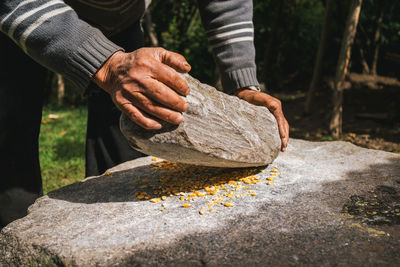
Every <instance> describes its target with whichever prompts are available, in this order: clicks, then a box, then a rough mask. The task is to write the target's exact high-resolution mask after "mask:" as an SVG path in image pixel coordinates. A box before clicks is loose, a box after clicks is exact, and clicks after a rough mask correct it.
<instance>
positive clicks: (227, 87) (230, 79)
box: [221, 68, 259, 95]
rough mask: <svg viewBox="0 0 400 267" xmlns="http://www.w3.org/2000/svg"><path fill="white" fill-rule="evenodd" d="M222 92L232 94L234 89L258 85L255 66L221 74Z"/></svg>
mask: <svg viewBox="0 0 400 267" xmlns="http://www.w3.org/2000/svg"><path fill="white" fill-rule="evenodd" d="M221 82H222V87H223V88H224V92H225V93H227V94H231V95H233V94H234V93H235V91H236V90H238V89H240V88H244V87H249V86H259V83H258V80H257V71H256V68H246V69H238V70H234V71H231V72H227V73H222V75H221Z"/></svg>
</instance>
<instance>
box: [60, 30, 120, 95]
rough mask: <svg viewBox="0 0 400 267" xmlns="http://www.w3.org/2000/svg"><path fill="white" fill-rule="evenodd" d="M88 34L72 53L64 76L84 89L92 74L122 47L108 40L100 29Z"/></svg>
mask: <svg viewBox="0 0 400 267" xmlns="http://www.w3.org/2000/svg"><path fill="white" fill-rule="evenodd" d="M95 33H96V34H94V35H92V36H90V38H88V39H87V40H86V41H85V42H84V43H82V45H81V46H80V47H79V48H78V50H77V51H76V52H75V53H74V55H73V56H72V58H71V59H70V62H69V69H68V70H66V72H65V76H66V78H68V79H70V80H72V81H73V82H74V83H75V84H76V85H77V86H78V87H79V88H82V89H86V88H87V86H88V85H89V83H90V81H91V79H92V77H93V75H94V74H95V73H96V72H97V70H98V69H99V68H100V67H101V66H102V65H103V64H104V62H106V61H107V59H108V58H109V57H110V56H111V55H112V54H114V53H115V52H116V51H119V50H122V51H124V49H123V48H121V47H120V46H118V45H116V44H114V43H113V42H111V41H110V40H108V39H107V38H106V37H105V36H104V35H103V34H102V33H101V32H100V31H96V32H95Z"/></svg>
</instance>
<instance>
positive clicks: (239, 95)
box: [235, 85, 261, 98]
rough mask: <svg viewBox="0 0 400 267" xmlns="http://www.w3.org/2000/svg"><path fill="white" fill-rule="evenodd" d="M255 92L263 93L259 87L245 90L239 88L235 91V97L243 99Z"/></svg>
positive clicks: (248, 87) (250, 87)
mask: <svg viewBox="0 0 400 267" xmlns="http://www.w3.org/2000/svg"><path fill="white" fill-rule="evenodd" d="M253 92H261V89H260V87H259V86H254V85H252V86H246V87H243V88H239V89H237V90H236V91H235V96H238V97H240V98H242V96H243V95H245V94H248V93H253Z"/></svg>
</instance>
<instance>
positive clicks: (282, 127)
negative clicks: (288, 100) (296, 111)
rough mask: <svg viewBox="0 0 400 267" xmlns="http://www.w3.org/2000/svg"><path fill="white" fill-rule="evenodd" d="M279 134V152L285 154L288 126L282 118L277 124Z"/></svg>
mask: <svg viewBox="0 0 400 267" xmlns="http://www.w3.org/2000/svg"><path fill="white" fill-rule="evenodd" d="M278 127H279V134H280V137H281V143H282V145H281V151H282V152H285V150H286V147H287V144H288V142H289V124H288V123H287V121H286V119H285V118H283V120H281V122H280V123H279V126H278Z"/></svg>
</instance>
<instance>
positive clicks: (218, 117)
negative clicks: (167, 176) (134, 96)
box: [120, 74, 281, 168]
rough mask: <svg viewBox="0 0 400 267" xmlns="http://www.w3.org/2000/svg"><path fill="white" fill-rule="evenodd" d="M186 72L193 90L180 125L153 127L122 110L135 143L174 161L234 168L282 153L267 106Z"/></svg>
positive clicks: (126, 133) (126, 132) (127, 134)
mask: <svg viewBox="0 0 400 267" xmlns="http://www.w3.org/2000/svg"><path fill="white" fill-rule="evenodd" d="M182 76H183V77H184V79H185V80H186V81H187V83H188V84H189V86H190V90H191V91H190V94H189V95H188V96H187V97H184V98H185V100H186V102H187V103H188V104H189V108H188V110H187V111H186V112H184V113H183V118H184V120H183V122H182V123H181V124H180V125H179V126H176V125H171V124H168V123H162V126H163V127H162V129H160V130H155V131H148V130H145V129H143V128H141V127H140V126H138V125H136V124H135V123H133V122H132V121H131V120H130V119H129V118H128V117H126V116H125V115H122V116H121V121H120V128H121V131H122V133H123V134H124V136H125V137H126V138H127V140H128V142H129V144H130V145H131V147H132V148H134V149H136V150H138V151H140V152H142V153H144V154H147V155H152V156H156V157H161V158H164V159H167V160H169V161H174V162H181V163H189V164H195V165H204V166H214V167H232V168H236V167H251V166H262V165H267V164H269V163H271V162H272V161H273V160H274V159H275V158H276V157H277V156H278V154H279V150H280V144H281V143H280V137H279V131H278V125H277V122H276V120H275V118H274V116H273V115H272V114H271V112H270V111H269V110H268V109H267V108H266V107H261V106H255V105H252V104H249V103H248V102H246V101H244V100H241V99H239V98H238V97H236V96H230V95H227V94H225V93H222V92H219V91H218V90H216V89H215V88H213V87H211V86H209V85H207V84H203V83H200V82H199V81H198V80H196V79H195V78H193V77H191V76H190V75H189V74H184V75H182Z"/></svg>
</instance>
